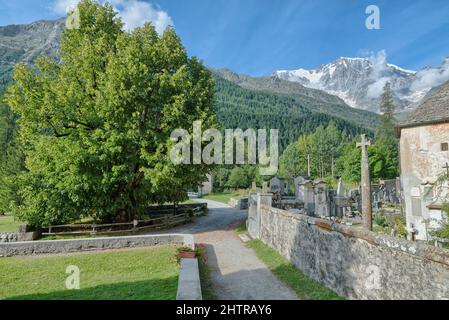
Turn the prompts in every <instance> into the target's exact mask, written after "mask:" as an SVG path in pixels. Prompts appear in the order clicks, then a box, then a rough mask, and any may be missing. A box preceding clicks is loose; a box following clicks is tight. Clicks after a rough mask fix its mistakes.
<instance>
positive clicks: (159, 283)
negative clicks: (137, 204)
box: [0, 246, 179, 300]
mask: <svg viewBox="0 0 449 320" xmlns="http://www.w3.org/2000/svg"><path fill="white" fill-rule="evenodd" d="M176 253H177V250H176V247H175V246H163V247H152V248H138V249H126V250H117V251H104V252H89V253H77V254H70V255H54V256H33V257H30V256H29V257H11V258H0V284H1V285H0V299H33V300H54V299H72V300H80V299H86V300H102V299H107V300H111V299H112V300H116V299H120V300H122V299H128V300H166V299H170V300H171V299H176V291H177V287H178V275H179V264H178V262H177V259H176ZM70 265H72V266H77V267H78V268H79V270H80V289H79V290H68V289H67V288H66V285H65V283H66V279H67V277H69V276H70V274H67V273H66V268H67V267H68V266H70Z"/></svg>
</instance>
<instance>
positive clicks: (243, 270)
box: [169, 200, 298, 300]
mask: <svg viewBox="0 0 449 320" xmlns="http://www.w3.org/2000/svg"><path fill="white" fill-rule="evenodd" d="M202 201H205V202H207V206H208V208H209V213H208V215H207V216H205V217H200V218H197V219H196V220H195V223H193V224H189V225H184V226H179V227H177V228H174V229H172V230H169V232H176V233H191V234H194V237H195V242H196V243H203V244H204V245H205V246H206V248H207V258H208V265H209V266H210V267H211V269H212V270H211V277H212V282H213V286H214V291H215V294H216V295H217V297H218V298H219V299H223V300H229V299H236V300H277V299H278V300H295V299H298V298H297V297H296V295H295V293H294V292H293V291H292V290H290V289H289V288H287V287H286V286H285V285H284V284H282V283H281V282H280V281H279V280H278V279H277V278H276V277H275V276H274V275H273V274H272V273H271V271H270V270H269V269H268V268H267V267H266V266H265V264H263V262H262V261H260V260H259V259H258V258H257V257H256V255H255V253H254V252H253V251H252V250H251V249H249V248H247V247H246V246H245V245H244V244H243V243H242V241H241V240H240V238H239V237H238V236H237V235H236V233H235V232H234V231H233V229H234V228H235V227H236V226H237V225H238V224H239V223H240V222H242V221H244V220H245V219H246V216H247V211H246V210H237V209H233V208H230V207H229V206H227V205H225V204H222V203H219V202H215V201H210V200H202Z"/></svg>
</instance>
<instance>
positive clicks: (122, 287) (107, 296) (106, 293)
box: [5, 277, 178, 300]
mask: <svg viewBox="0 0 449 320" xmlns="http://www.w3.org/2000/svg"><path fill="white" fill-rule="evenodd" d="M177 288H178V277H170V278H165V279H155V280H145V281H135V282H120V283H114V284H104V285H98V286H95V287H89V288H82V282H81V289H79V290H68V289H67V290H63V291H53V292H48V293H35V294H29V295H20V296H14V297H6V298H5V300H175V299H176V291H177Z"/></svg>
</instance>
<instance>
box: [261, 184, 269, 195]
mask: <svg viewBox="0 0 449 320" xmlns="http://www.w3.org/2000/svg"><path fill="white" fill-rule="evenodd" d="M267 192H268V183H267V182H266V181H264V182H262V193H267Z"/></svg>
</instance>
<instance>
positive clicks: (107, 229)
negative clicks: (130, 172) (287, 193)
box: [42, 213, 192, 236]
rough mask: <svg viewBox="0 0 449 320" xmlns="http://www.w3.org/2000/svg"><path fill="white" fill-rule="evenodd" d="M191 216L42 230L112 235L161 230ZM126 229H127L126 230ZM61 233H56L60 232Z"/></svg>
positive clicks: (71, 225)
mask: <svg viewBox="0 0 449 320" xmlns="http://www.w3.org/2000/svg"><path fill="white" fill-rule="evenodd" d="M191 219H192V216H191V215H190V214H189V213H181V214H177V215H165V216H162V217H157V218H152V219H147V220H134V221H132V222H124V223H108V224H96V223H92V224H65V225H54V226H48V227H46V228H43V229H42V235H43V236H62V235H98V234H113V233H123V232H135V231H139V230H144V229H162V228H168V227H172V226H175V225H178V224H183V223H186V222H189V221H191ZM127 227H128V228H127ZM61 229H62V231H58V230H61Z"/></svg>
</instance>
